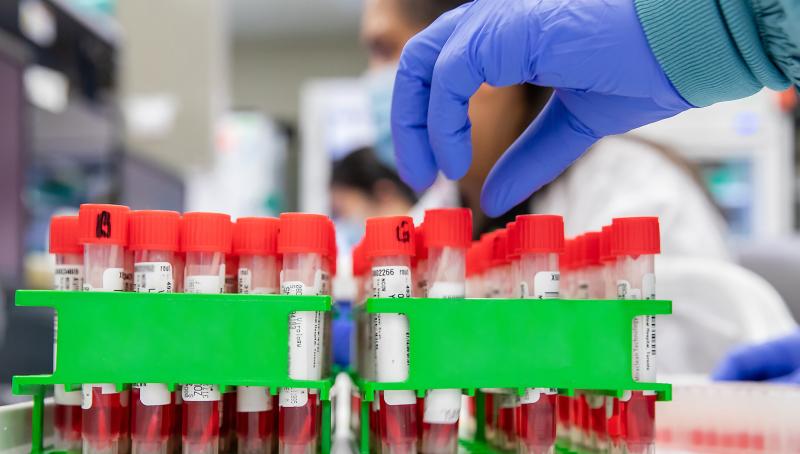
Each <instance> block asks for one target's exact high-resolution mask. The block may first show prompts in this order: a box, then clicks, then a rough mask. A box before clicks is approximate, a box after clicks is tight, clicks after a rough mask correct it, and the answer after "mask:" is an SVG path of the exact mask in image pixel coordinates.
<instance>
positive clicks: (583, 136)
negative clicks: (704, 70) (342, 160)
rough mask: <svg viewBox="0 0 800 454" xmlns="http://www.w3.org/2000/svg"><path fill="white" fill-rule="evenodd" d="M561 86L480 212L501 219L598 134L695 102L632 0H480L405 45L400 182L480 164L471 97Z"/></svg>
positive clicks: (397, 117)
mask: <svg viewBox="0 0 800 454" xmlns="http://www.w3.org/2000/svg"><path fill="white" fill-rule="evenodd" d="M484 82H485V83H488V84H489V85H492V86H507V85H514V84H520V83H530V84H535V85H541V86H547V87H555V89H556V90H555V94H554V96H553V97H552V99H551V100H550V102H549V103H548V104H547V106H546V107H545V109H544V111H543V112H542V113H541V114H540V115H539V117H538V118H537V119H536V120H535V121H534V122H533V123H532V124H531V125H530V126H529V127H528V129H527V130H526V131H525V133H524V134H523V135H522V136H521V137H520V138H519V139H518V140H517V141H516V142H515V143H514V144H513V145H512V146H511V147H510V148H509V149H508V151H506V153H505V154H504V155H503V156H502V158H501V159H500V160H499V162H498V163H497V164H496V165H495V167H494V169H493V170H492V171H491V173H490V174H489V177H488V179H487V180H486V184H485V185H484V188H483V194H482V196H481V204H482V207H483V210H484V211H485V212H486V213H487V214H488V215H490V216H498V215H500V214H502V213H504V212H505V211H507V210H508V209H510V208H511V207H513V206H515V205H517V204H518V203H520V202H522V201H523V200H525V199H526V198H528V197H529V196H530V195H531V194H532V193H533V192H534V191H536V190H537V189H539V188H541V187H542V186H543V185H545V184H547V183H548V182H550V181H552V180H553V179H554V178H556V177H557V176H558V175H559V174H560V173H561V172H562V171H564V169H565V168H566V167H568V166H569V165H570V164H571V163H572V162H574V161H575V160H576V159H577V158H578V157H580V156H581V155H582V154H583V153H584V152H585V151H586V149H587V148H588V147H589V146H591V145H592V144H593V143H594V142H595V141H597V140H598V139H599V138H601V137H603V136H607V135H611V134H620V133H624V132H627V131H629V130H631V129H634V128H637V127H639V126H643V125H646V124H648V123H652V122H655V121H658V120H661V119H664V118H667V117H671V116H673V115H676V114H678V113H680V112H682V111H684V110H686V109H689V108H691V107H692V106H691V105H690V104H689V103H687V102H686V101H685V100H684V99H683V98H682V97H681V96H680V95H679V94H678V92H677V91H676V90H675V88H674V87H673V86H672V84H671V83H670V81H669V80H668V79H667V77H666V75H665V74H664V72H663V71H662V69H661V67H660V66H659V64H658V62H657V61H656V59H655V57H654V56H653V53H652V51H651V50H650V48H649V46H648V43H647V39H646V37H645V34H644V31H643V30H642V27H641V25H640V24H639V19H638V17H637V15H636V10H635V7H634V4H633V0H569V1H564V0H475V1H473V2H471V3H467V4H465V5H462V6H461V7H459V8H457V9H455V10H453V11H450V12H448V13H446V14H444V15H443V16H441V17H440V18H439V19H437V20H436V21H435V22H434V23H433V24H431V26H430V27H428V28H427V29H425V30H424V31H422V32H421V33H420V34H418V35H417V36H415V37H414V38H413V39H411V41H409V42H408V44H407V45H406V47H405V49H404V50H403V54H402V57H401V60H400V67H399V69H398V73H397V80H396V82H395V87H394V96H393V105H392V130H393V134H394V145H395V155H396V158H397V166H398V170H399V172H400V175H401V177H402V178H403V179H404V180H405V181H406V182H407V183H408V184H409V185H411V186H412V187H413V188H414V189H416V190H422V189H425V188H426V187H428V186H429V185H430V184H431V183H433V181H434V179H435V177H436V174H437V171H438V170H441V171H442V172H443V173H444V174H445V176H447V177H448V178H450V179H459V178H461V177H463V176H464V174H465V173H466V172H467V169H468V168H469V166H470V162H471V160H472V145H471V140H470V129H471V125H470V121H469V118H468V117H467V107H468V103H469V98H470V97H471V96H472V94H473V93H475V91H476V90H477V89H478V87H479V86H480V85H481V84H482V83H484Z"/></svg>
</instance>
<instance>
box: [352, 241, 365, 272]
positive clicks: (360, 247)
mask: <svg viewBox="0 0 800 454" xmlns="http://www.w3.org/2000/svg"><path fill="white" fill-rule="evenodd" d="M365 247H366V245H365V243H364V240H363V239H362V240H361V241H359V242H358V244H357V245H356V246H355V247H354V248H353V276H363V275H365V274H367V272H368V271H369V265H368V264H367V252H366V250H365Z"/></svg>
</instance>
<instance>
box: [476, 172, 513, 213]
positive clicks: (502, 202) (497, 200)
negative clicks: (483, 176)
mask: <svg viewBox="0 0 800 454" xmlns="http://www.w3.org/2000/svg"><path fill="white" fill-rule="evenodd" d="M514 205H516V204H514V203H511V202H509V201H508V188H507V187H503V186H500V187H497V186H496V185H493V184H491V181H488V180H487V183H486V184H484V186H483V190H481V209H482V210H483V212H484V213H485V214H486V215H487V216H489V217H490V218H496V217H499V216H502V215H503V214H504V213H505V212H507V211H508V210H510V209H511V208H513V207H514Z"/></svg>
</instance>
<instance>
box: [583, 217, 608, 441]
mask: <svg viewBox="0 0 800 454" xmlns="http://www.w3.org/2000/svg"><path fill="white" fill-rule="evenodd" d="M603 236H604V235H603V233H602V232H587V233H585V234H583V235H582V242H581V243H580V248H581V265H582V267H581V270H580V280H581V284H580V286H581V290H582V292H583V293H582V296H584V297H586V298H589V299H603V298H605V292H606V288H605V277H604V272H605V267H604V266H603V262H602V260H601V242H602V240H603ZM578 407H579V408H578V411H579V414H580V417H579V420H580V430H581V443H582V446H583V447H584V448H587V449H592V450H596V451H603V450H605V449H606V439H607V435H606V396H604V395H603V394H600V393H596V392H591V391H580V392H579V403H578Z"/></svg>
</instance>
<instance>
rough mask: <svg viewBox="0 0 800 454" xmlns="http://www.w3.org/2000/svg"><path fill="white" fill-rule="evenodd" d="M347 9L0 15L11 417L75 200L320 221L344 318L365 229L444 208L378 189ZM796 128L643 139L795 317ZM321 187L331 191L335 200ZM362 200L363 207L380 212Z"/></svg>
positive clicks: (725, 122) (712, 128) (1, 372)
mask: <svg viewBox="0 0 800 454" xmlns="http://www.w3.org/2000/svg"><path fill="white" fill-rule="evenodd" d="M363 7H364V5H363V1H362V0H317V1H313V2H312V1H294V0H230V1H226V0H158V1H156V0H3V1H0V214H1V215H0V285H2V301H0V403H3V402H6V401H10V400H12V399H13V397H12V396H11V395H10V392H9V391H8V387H7V386H2V384H3V383H6V384H7V383H9V382H10V379H11V375H12V374H30V373H42V372H48V371H49V370H50V368H51V361H52V360H51V354H52V353H51V351H52V334H50V332H51V331H52V313H51V312H47V311H40V312H37V311H34V310H31V309H29V308H25V310H19V309H17V308H15V307H14V305H13V291H14V290H15V289H18V288H48V287H49V286H50V285H51V282H52V279H51V275H50V269H51V259H50V257H49V255H48V254H47V230H48V224H49V219H50V217H51V216H52V215H53V214H56V213H69V212H76V210H77V207H78V205H79V204H80V203H84V202H106V203H121V204H126V205H130V206H131V207H132V208H134V209H169V210H179V211H192V210H211V211H224V212H227V213H230V214H231V215H232V216H234V217H236V216H243V215H251V216H252V215H265V216H270V215H271V216H275V215H278V214H279V213H280V212H282V211H290V210H300V211H308V212H321V213H328V214H332V215H334V216H335V217H336V219H337V228H338V233H339V243H340V244H339V248H340V250H341V251H342V255H341V258H340V260H341V263H340V266H339V269H340V270H343V272H342V274H343V276H342V277H341V278H340V279H339V282H337V286H336V291H337V295H336V296H337V299H339V300H342V301H346V300H347V299H348V298H349V297H350V296H351V295H352V287H351V286H350V285H349V283H348V280H347V273H348V272H349V268H350V266H349V265H350V263H349V249H350V247H351V246H352V245H353V244H354V243H355V242H356V241H358V239H359V238H360V237H361V234H362V233H363V217H365V216H369V215H375V214H393V213H397V212H404V211H408V210H409V209H411V206H412V205H414V204H415V203H417V202H418V201H419V199H422V198H425V197H428V198H433V200H429V201H428V203H429V204H431V205H436V204H442V203H444V202H442V200H446V199H448V198H449V197H452V194H447V193H446V192H447V191H440V193H439V194H434V196H435V197H434V196H432V195H431V194H426V195H419V194H413V193H412V192H410V191H409V190H408V189H407V188H405V187H404V186H403V185H402V183H400V182H399V180H398V179H397V177H396V174H394V171H393V167H392V166H393V163H392V162H391V160H392V158H391V149H390V148H388V149H387V144H388V145H390V138H389V137H388V136H387V135H386V131H385V128H383V127H382V126H383V125H385V124H386V122H385V121H382V119H383V120H385V116H386V115H388V108H387V107H388V98H387V97H386V96H381V93H380V90H386V87H389V88H390V87H391V84H386V83H381V82H382V80H381V78H382V77H388V76H386V74H387V73H386V71H379V70H376V69H375V68H372V69H370V68H369V66H370V65H369V64H368V60H370V59H369V58H368V57H370V56H371V57H372V58H371V60H374V59H375V56H376V55H378V56H379V55H380V53H381V52H384V51H385V52H390V49H391V45H392V43H383V42H381V41H380V40H376V41H369V42H365V40H364V39H362V36H361V17H362V11H363ZM401 47H402V46H401ZM387 49H389V50H387ZM383 95H385V93H383ZM798 125H800V110H798V108H797V95H796V93H795V92H794V91H790V92H785V93H775V92H769V91H764V92H762V93H759V94H758V95H756V96H753V97H751V98H748V99H745V100H741V101H736V102H730V103H724V104H721V105H718V106H715V107H713V108H710V109H706V110H703V111H695V112H689V113H687V114H685V115H681V116H680V117H678V118H675V119H672V120H669V121H666V122H663V123H661V124H659V125H655V126H651V127H648V128H645V129H644V130H642V131H640V134H641V135H642V137H645V138H647V139H648V140H653V141H658V142H659V143H661V144H665V145H667V146H669V147H670V148H671V149H673V150H676V151H677V152H678V153H680V155H681V156H682V157H683V158H684V159H686V160H687V161H688V162H689V163H691V164H692V165H693V166H694V167H695V168H696V170H697V171H698V172H699V175H700V177H701V180H702V183H703V185H704V186H705V188H706V189H707V190H708V193H709V194H710V195H711V197H712V198H713V201H714V202H715V203H716V205H717V206H718V208H719V210H720V211H721V213H722V215H723V216H724V219H725V221H726V222H727V227H728V232H729V233H728V238H727V240H728V245H729V247H730V248H731V250H732V251H733V253H734V255H735V257H737V260H738V261H739V263H740V264H741V265H742V266H743V267H745V268H748V269H750V270H752V271H754V272H755V274H756V275H760V276H761V277H763V278H764V279H765V280H766V282H768V283H769V284H771V285H772V286H773V287H774V288H775V289H776V290H777V293H778V294H779V295H780V296H781V297H782V298H783V300H784V301H785V303H786V304H787V305H788V307H789V309H790V311H791V312H792V313H793V314H794V317H795V319H798V317H800V280H798V279H796V270H798V269H800V236H798V230H800V209H799V208H800V207H799V206H798V204H800V168H798V164H797V163H798V162H800V161H798V159H797V156H798V153H800V148H798V146H797V144H798V141H797V137H798V131H799V129H798ZM387 150H388V151H387ZM332 178H333V179H334V180H335V181H338V182H343V183H342V184H339V185H336V184H334V185H333V187H332V184H331V181H332ZM376 181H377V182H380V183H381V184H379V185H377V186H376V185H375V184H374V183H375V182H376ZM354 188H355V189H354ZM359 188H360V189H361V192H362V193H363V192H367V193H369V192H374V193H375V194H374V196H375V200H377V207H376V206H367V205H368V203H367V202H365V201H364V197H363V194H360V193H359V191H358V189H359ZM434 192H435V191H434ZM437 197H438V198H437ZM665 234H667V235H668V232H665ZM10 339H11V340H13V342H11V341H9V340H10Z"/></svg>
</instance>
